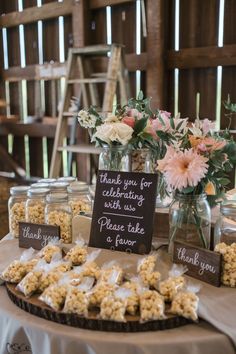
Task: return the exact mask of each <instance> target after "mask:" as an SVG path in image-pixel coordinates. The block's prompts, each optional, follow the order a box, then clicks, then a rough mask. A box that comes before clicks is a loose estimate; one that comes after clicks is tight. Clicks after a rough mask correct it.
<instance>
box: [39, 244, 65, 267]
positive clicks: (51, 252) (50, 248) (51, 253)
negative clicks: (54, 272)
mask: <svg viewBox="0 0 236 354" xmlns="http://www.w3.org/2000/svg"><path fill="white" fill-rule="evenodd" d="M38 256H39V257H40V258H42V259H44V260H45V261H46V262H47V263H50V262H51V261H52V258H53V259H55V257H59V258H61V257H62V250H61V246H60V241H54V242H50V243H48V244H47V245H46V246H45V247H43V248H42V249H41V250H40V251H39V253H38Z"/></svg>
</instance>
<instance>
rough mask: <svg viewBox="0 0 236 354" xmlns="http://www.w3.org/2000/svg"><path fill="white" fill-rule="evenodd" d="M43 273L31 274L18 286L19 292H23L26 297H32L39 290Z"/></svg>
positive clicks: (33, 272) (34, 272) (32, 272)
mask: <svg viewBox="0 0 236 354" xmlns="http://www.w3.org/2000/svg"><path fill="white" fill-rule="evenodd" d="M41 276H42V271H31V272H29V273H28V274H27V275H26V276H25V277H24V278H23V279H22V280H21V282H20V283H19V284H18V285H17V287H16V288H17V290H19V291H20V292H22V293H23V294H24V295H25V296H26V297H30V296H31V295H33V293H35V292H36V291H37V289H38V288H39V284H40V280H41Z"/></svg>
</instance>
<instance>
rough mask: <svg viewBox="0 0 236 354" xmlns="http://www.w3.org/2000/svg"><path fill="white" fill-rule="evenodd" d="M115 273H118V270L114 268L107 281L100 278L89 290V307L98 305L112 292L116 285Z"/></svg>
mask: <svg viewBox="0 0 236 354" xmlns="http://www.w3.org/2000/svg"><path fill="white" fill-rule="evenodd" d="M117 273H119V271H117V270H116V269H114V270H113V271H112V272H111V274H110V277H109V278H108V280H107V281H103V280H101V279H100V280H99V281H98V283H97V284H96V286H95V287H94V288H93V289H92V290H91V293H90V296H89V305H90V306H91V307H99V306H100V305H101V302H102V300H103V298H104V297H106V296H109V295H112V294H113V292H114V291H115V290H116V287H117V285H116V281H117V277H118V275H117Z"/></svg>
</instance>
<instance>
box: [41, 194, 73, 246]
mask: <svg viewBox="0 0 236 354" xmlns="http://www.w3.org/2000/svg"><path fill="white" fill-rule="evenodd" d="M45 221H46V224H48V225H55V226H60V234H61V240H62V241H63V242H64V243H71V242H72V210H71V207H70V205H69V204H68V195H67V194H66V193H50V194H48V195H47V196H46V208H45Z"/></svg>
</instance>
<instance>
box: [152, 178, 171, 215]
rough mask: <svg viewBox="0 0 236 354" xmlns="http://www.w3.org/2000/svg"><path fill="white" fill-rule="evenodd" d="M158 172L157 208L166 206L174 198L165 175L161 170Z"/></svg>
mask: <svg viewBox="0 0 236 354" xmlns="http://www.w3.org/2000/svg"><path fill="white" fill-rule="evenodd" d="M157 174H158V177H157V196H156V208H166V207H168V206H169V205H170V204H171V202H172V200H173V197H172V192H171V190H168V187H167V184H166V182H165V178H164V175H163V174H162V173H160V172H157Z"/></svg>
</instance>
